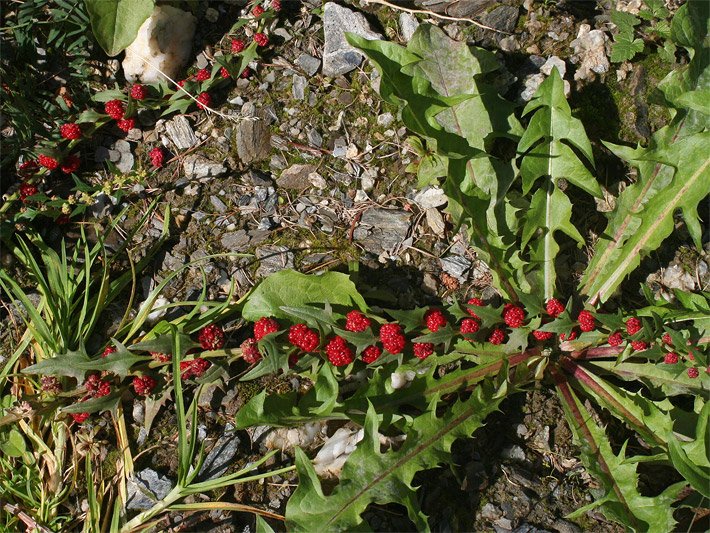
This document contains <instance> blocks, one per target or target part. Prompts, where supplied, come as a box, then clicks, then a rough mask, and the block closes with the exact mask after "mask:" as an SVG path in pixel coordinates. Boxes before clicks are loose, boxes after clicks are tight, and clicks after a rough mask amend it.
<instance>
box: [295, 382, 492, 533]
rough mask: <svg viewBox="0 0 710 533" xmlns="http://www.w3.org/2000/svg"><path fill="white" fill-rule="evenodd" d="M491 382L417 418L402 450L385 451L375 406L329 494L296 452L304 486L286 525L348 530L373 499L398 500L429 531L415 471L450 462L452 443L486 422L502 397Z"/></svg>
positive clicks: (357, 524) (302, 528) (297, 493)
mask: <svg viewBox="0 0 710 533" xmlns="http://www.w3.org/2000/svg"><path fill="white" fill-rule="evenodd" d="M497 392H498V391H495V390H494V388H493V387H492V386H491V385H490V384H486V385H481V386H479V387H477V388H476V390H475V391H474V393H473V395H472V396H471V398H469V399H468V400H467V401H466V402H457V403H456V404H454V405H453V406H452V407H451V408H450V409H449V410H448V411H447V412H446V413H445V414H444V415H443V416H442V417H441V418H438V417H437V416H436V413H435V409H434V406H435V404H436V400H434V401H433V402H432V407H431V409H430V410H428V411H427V412H425V413H424V414H422V415H420V416H418V417H416V418H414V420H413V421H412V423H411V426H410V427H409V429H408V430H407V437H406V439H405V441H404V444H403V445H402V447H401V448H400V449H399V450H397V451H387V452H385V453H382V452H381V451H380V441H379V424H378V417H377V414H376V412H375V410H374V408H373V407H372V405H370V406H369V407H368V410H367V416H366V418H365V426H364V427H365V437H364V439H363V440H362V441H361V442H360V443H359V444H358V446H357V449H356V450H355V451H354V452H353V453H352V454H351V455H350V457H349V458H348V460H347V461H346V463H345V466H344V467H343V471H342V476H341V480H340V483H339V484H338V486H337V487H335V489H333V491H332V492H331V493H330V494H329V495H328V496H326V495H325V494H324V492H323V489H322V487H321V483H320V481H319V480H318V477H317V475H316V473H315V470H314V469H313V466H312V465H311V464H310V461H309V460H308V458H307V457H306V455H305V454H304V453H303V451H301V450H300V449H298V450H297V451H296V468H297V470H298V474H299V485H298V488H297V489H296V491H295V492H294V493H293V495H292V496H291V498H290V499H289V501H288V504H287V507H286V525H287V528H288V529H289V530H292V531H346V530H351V529H354V528H362V525H361V524H362V522H363V519H362V517H361V515H362V513H363V511H365V509H366V508H367V506H368V505H370V504H371V503H377V504H387V503H390V502H396V503H399V504H401V505H403V506H404V507H406V509H407V512H408V514H409V518H410V520H412V522H414V525H415V527H416V528H417V529H418V530H420V531H424V530H428V529H429V526H428V523H427V519H426V516H425V515H424V514H423V513H422V511H421V509H420V508H419V503H418V501H417V497H416V491H415V487H413V486H412V480H413V479H414V475H415V474H416V473H417V472H419V471H420V470H424V469H428V468H434V467H436V466H437V465H438V464H440V463H442V462H444V461H448V460H450V459H449V458H450V451H451V445H452V444H453V442H454V441H455V440H456V439H457V438H461V437H468V436H470V435H471V433H472V432H473V431H474V430H476V429H477V428H479V427H480V426H482V425H483V420H484V419H485V417H486V416H487V415H488V414H489V413H491V412H493V411H494V410H495V409H496V408H497V406H498V404H499V403H500V401H501V400H502V395H500V394H498V393H497Z"/></svg>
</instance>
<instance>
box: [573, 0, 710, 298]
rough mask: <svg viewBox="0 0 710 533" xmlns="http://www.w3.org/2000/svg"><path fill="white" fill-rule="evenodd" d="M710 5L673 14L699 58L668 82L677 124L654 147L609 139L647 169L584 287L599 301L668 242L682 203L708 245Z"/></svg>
mask: <svg viewBox="0 0 710 533" xmlns="http://www.w3.org/2000/svg"><path fill="white" fill-rule="evenodd" d="M709 10H710V7H709V6H708V5H707V3H706V2H690V3H688V4H686V5H684V6H683V7H682V8H681V9H679V10H678V13H677V14H676V16H675V18H674V19H673V24H672V27H671V30H672V33H673V35H674V38H675V39H676V41H677V43H678V44H680V45H681V46H684V47H686V48H687V49H688V51H689V53H690V55H691V57H692V60H691V62H690V63H689V64H688V65H687V66H686V67H685V68H682V69H679V70H677V71H674V72H672V73H671V74H669V76H668V77H667V78H666V79H664V80H663V82H662V83H661V84H660V89H661V90H662V91H663V94H664V96H665V98H666V100H667V102H668V103H669V105H672V106H674V107H676V108H677V110H676V113H675V116H674V118H673V121H672V122H671V124H669V125H668V126H666V127H664V128H662V129H660V130H659V131H657V132H656V133H655V134H654V135H653V136H652V138H651V140H650V142H649V145H648V146H647V147H638V148H636V149H631V148H628V147H625V146H619V145H613V144H610V143H607V146H608V147H609V148H610V149H611V150H612V151H613V152H614V153H615V154H616V155H618V156H619V157H621V158H622V159H624V160H626V161H627V162H628V163H629V164H630V165H632V166H634V167H636V168H638V171H639V173H638V180H637V181H636V183H634V184H633V185H631V186H629V187H627V188H626V189H625V190H624V191H623V192H622V193H621V195H620V196H619V198H618V201H617V206H616V209H615V210H614V211H613V212H612V213H610V216H609V224H608V226H607V228H606V230H605V232H604V234H603V235H601V236H600V238H599V241H598V242H597V245H596V247H595V251H594V256H593V257H592V260H591V262H590V265H589V267H588V269H587V271H586V273H585V275H584V277H583V279H582V286H581V289H582V292H583V293H585V294H587V295H588V297H589V300H590V301H591V302H592V303H596V302H603V301H605V300H607V299H608V298H609V297H610V296H611V295H612V294H613V293H614V291H615V290H616V288H617V287H618V286H619V284H620V283H621V282H622V281H623V280H624V278H625V277H626V276H627V275H628V274H629V273H630V272H631V271H632V270H634V269H635V268H636V267H637V266H638V265H639V263H640V260H641V259H642V258H643V257H644V256H646V255H648V254H649V253H650V252H652V251H653V250H655V249H657V248H658V247H659V246H660V245H661V243H662V242H663V241H664V240H665V239H666V238H667V237H668V236H669V235H670V234H671V232H672V231H673V227H674V225H673V215H674V213H675V212H676V211H677V210H680V211H682V212H683V216H684V219H685V222H686V225H687V227H688V231H689V232H690V235H691V237H692V238H693V240H694V241H695V244H696V246H698V248H701V236H702V229H701V224H700V219H699V217H698V212H697V208H698V204H699V203H700V201H701V200H702V199H703V198H705V197H706V196H707V195H708V193H709V192H710V159H708V157H707V147H708V142H709V141H710V133H708V125H709V124H710V114H708V113H709V112H710V106H708V105H707V102H705V104H703V103H702V102H703V97H704V96H705V95H707V91H708V88H709V87H710V53H709V50H708V45H707V36H708V11H709Z"/></svg>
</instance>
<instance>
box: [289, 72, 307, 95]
mask: <svg viewBox="0 0 710 533" xmlns="http://www.w3.org/2000/svg"><path fill="white" fill-rule="evenodd" d="M307 90H308V80H307V79H306V78H304V77H303V76H300V75H299V74H294V75H293V85H292V86H291V93H292V94H293V97H294V98H295V99H296V100H305V99H306V92H307Z"/></svg>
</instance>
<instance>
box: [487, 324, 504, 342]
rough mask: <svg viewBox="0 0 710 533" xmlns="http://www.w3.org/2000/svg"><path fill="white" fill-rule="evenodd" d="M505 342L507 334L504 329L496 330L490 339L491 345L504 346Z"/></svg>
mask: <svg viewBox="0 0 710 533" xmlns="http://www.w3.org/2000/svg"><path fill="white" fill-rule="evenodd" d="M504 340H505V332H504V331H503V330H502V329H499V328H496V329H494V330H493V332H492V333H491V335H490V337H488V342H490V343H491V344H502V343H503V341H504Z"/></svg>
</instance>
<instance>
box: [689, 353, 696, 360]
mask: <svg viewBox="0 0 710 533" xmlns="http://www.w3.org/2000/svg"><path fill="white" fill-rule="evenodd" d="M688 360H689V361H695V356H694V355H693V352H691V351H688Z"/></svg>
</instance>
